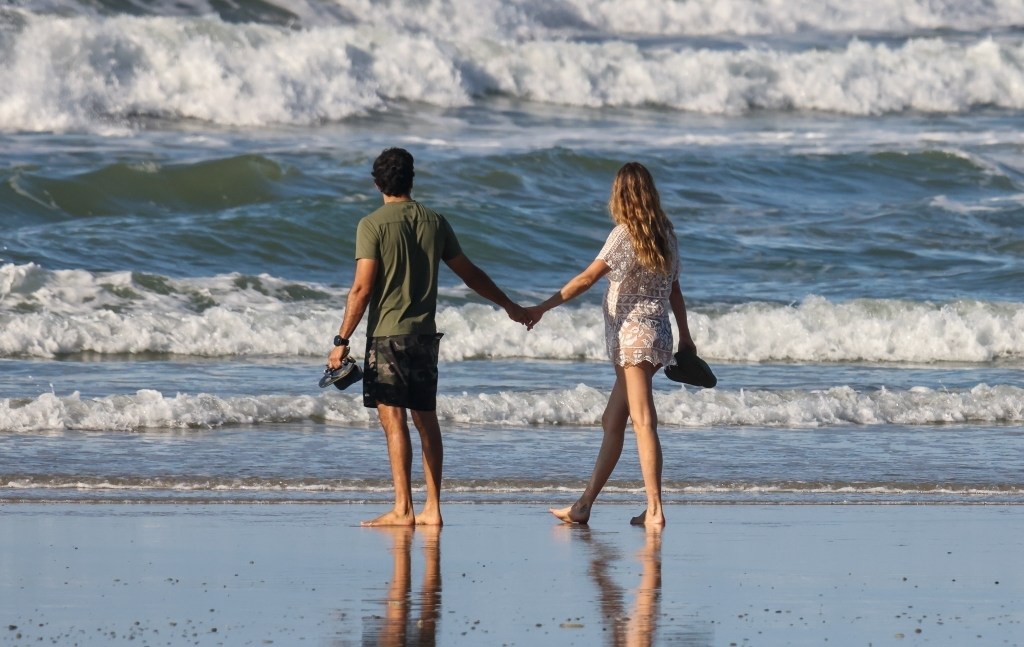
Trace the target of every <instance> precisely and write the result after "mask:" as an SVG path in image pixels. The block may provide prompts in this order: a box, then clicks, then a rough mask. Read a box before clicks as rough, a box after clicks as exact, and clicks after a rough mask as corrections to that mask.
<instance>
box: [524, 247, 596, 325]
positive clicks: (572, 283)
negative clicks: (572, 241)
mask: <svg viewBox="0 0 1024 647" xmlns="http://www.w3.org/2000/svg"><path fill="white" fill-rule="evenodd" d="M609 271H611V268H610V267H608V263H605V262H604V259H600V258H598V259H595V260H594V262H593V263H591V264H590V265H589V266H588V267H587V269H585V270H583V271H582V272H580V273H579V274H577V275H576V276H574V277H573V278H572V279H570V280H569V282H568V283H566V284H565V285H564V286H562V289H561V290H559V291H558V292H555V293H554V294H552V295H551V296H550V297H548V298H547V299H546V300H545V301H544V302H543V303H539V304H537V305H535V306H533V307H532V308H527V309H526V310H527V311H528V312H529V313H530V315H531V316H532V317H533V323H534V324H536V323H537V322H538V321H540V318H541V317H542V316H544V313H545V312H547V311H548V310H550V309H552V308H555V307H557V306H560V305H562V304H563V303H565V302H566V301H571V300H572V299H574V298H576V297H578V296H579V295H581V294H583V293H584V292H586V291H587V290H589V289H590V288H591V287H592V286H593V285H594V284H595V283H597V282H598V281H599V280H601V277H602V276H604V275H605V274H607V273H608V272H609Z"/></svg>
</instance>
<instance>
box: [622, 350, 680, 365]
mask: <svg viewBox="0 0 1024 647" xmlns="http://www.w3.org/2000/svg"><path fill="white" fill-rule="evenodd" d="M645 350H647V351H648V352H641V351H638V350H635V349H634V350H628V349H627V350H622V349H621V348H620V349H618V350H616V351H612V353H613V355H614V357H613V358H612V361H613V362H615V364H616V365H617V366H636V365H638V364H642V363H644V362H650V363H651V364H654V368H661V367H662V366H668V364H669V362H671V361H672V353H670V352H668V351H663V350H658V349H656V348H648V349H645Z"/></svg>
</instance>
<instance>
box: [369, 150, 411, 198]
mask: <svg viewBox="0 0 1024 647" xmlns="http://www.w3.org/2000/svg"><path fill="white" fill-rule="evenodd" d="M415 175H416V173H414V172H413V170H412V155H411V154H410V153H409V151H407V150H405V149H404V148H388V149H386V150H384V152H383V153H381V154H380V155H378V156H377V159H375V160H374V161H373V180H374V182H376V183H377V188H378V189H380V192H381V193H383V194H384V195H409V194H410V193H411V192H412V178H413V177H414V176H415Z"/></svg>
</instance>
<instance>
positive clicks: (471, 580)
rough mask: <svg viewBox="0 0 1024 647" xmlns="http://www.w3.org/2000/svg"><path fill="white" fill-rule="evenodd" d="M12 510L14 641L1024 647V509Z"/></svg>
mask: <svg viewBox="0 0 1024 647" xmlns="http://www.w3.org/2000/svg"><path fill="white" fill-rule="evenodd" d="M376 512H377V508H376V507H372V506H364V505H298V504H286V505H194V506H193V505H135V504H133V505H119V504H96V505H82V504H12V505H5V506H3V507H0V514H2V517H3V520H2V524H0V588H2V591H0V592H2V595H0V622H2V633H0V644H9V645H29V644H40V643H42V644H57V645H109V644H128V643H131V644H133V645H184V644H198V645H270V644H275V645H296V644H312V645H351V644H388V645H400V644H408V645H417V644H435V643H436V644H440V645H568V644H578V645H596V644H607V645H619V644H629V645H634V644H635V645H647V644H653V645H670V644H672V645H674V644H686V645H748V644H749V645H766V644H767V645H779V644H800V645H822V644H829V645H869V644H873V645H884V644H911V643H919V642H920V643H927V644H938V645H968V644H977V645H1004V644H1010V645H1013V644H1020V643H1021V642H1022V641H1024V625H1022V623H1024V607H1022V606H1021V604H1020V601H1021V600H1022V599H1024V566H1022V562H1021V560H1020V548H1021V539H1020V537H1021V536H1024V516H1022V515H1021V514H1020V509H1019V508H1017V507H1012V506H1005V507H1003V506H852V505H850V506H809V505H801V506H777V505H765V506H750V505H723V506H670V507H669V508H668V519H669V525H668V526H667V527H666V528H665V529H664V530H663V531H662V532H660V533H654V532H648V531H645V530H644V529H642V528H633V527H630V526H628V525H627V524H626V521H627V520H628V518H629V516H630V515H631V513H632V512H633V511H632V509H631V508H627V507H625V506H617V505H616V506H604V507H602V508H599V509H598V510H597V511H596V513H595V518H594V519H593V520H592V524H591V526H590V527H589V528H587V527H566V526H562V525H559V524H558V523H556V522H555V521H554V520H553V519H552V518H550V517H549V516H548V515H547V513H546V511H545V510H544V509H543V508H542V507H535V506H525V505H464V504H460V505H449V506H447V507H446V509H445V518H446V521H447V525H446V526H445V527H444V528H443V529H441V530H437V529H427V528H420V529H416V530H400V529H391V530H388V529H369V528H361V527H359V525H358V523H359V521H360V520H361V519H364V518H368V517H370V516H372V515H374V513H376Z"/></svg>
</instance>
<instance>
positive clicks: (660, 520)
mask: <svg viewBox="0 0 1024 647" xmlns="http://www.w3.org/2000/svg"><path fill="white" fill-rule="evenodd" d="M629 523H630V524H632V525H634V526H664V525H665V515H664V514H656V515H655V514H652V515H648V514H647V510H644V511H643V512H641V513H640V514H638V515H637V516H635V517H633V518H632V519H630V520H629Z"/></svg>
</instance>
